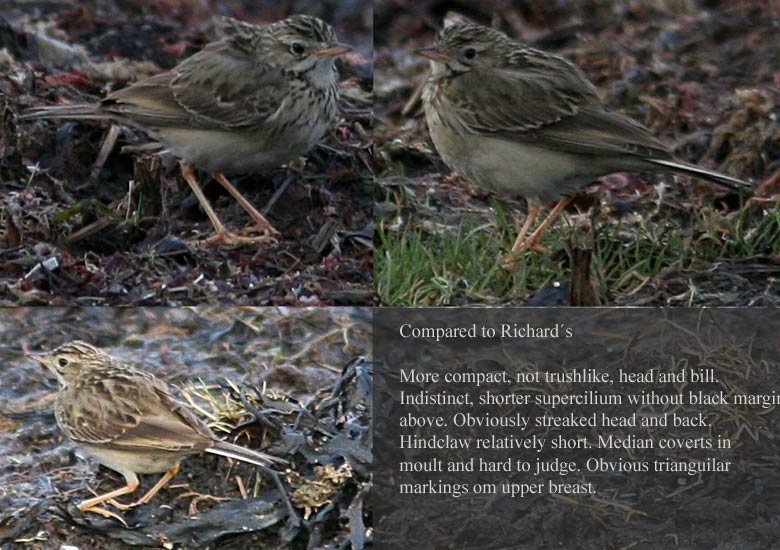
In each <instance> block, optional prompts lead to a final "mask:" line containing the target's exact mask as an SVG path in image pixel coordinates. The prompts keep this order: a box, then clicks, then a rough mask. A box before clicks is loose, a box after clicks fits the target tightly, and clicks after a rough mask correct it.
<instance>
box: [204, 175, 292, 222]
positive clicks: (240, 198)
mask: <svg viewBox="0 0 780 550" xmlns="http://www.w3.org/2000/svg"><path fill="white" fill-rule="evenodd" d="M211 177H212V178H214V179H215V180H217V181H218V182H219V184H220V185H222V187H224V188H225V189H227V191H228V193H230V194H231V195H232V196H233V198H234V199H236V202H237V203H238V204H240V205H241V206H242V207H243V209H244V210H246V212H247V214H249V215H250V216H251V217H252V219H253V220H255V223H256V224H257V229H258V231H262V232H263V233H270V234H271V235H279V232H278V231H277V230H276V229H274V227H273V226H272V225H271V224H270V223H269V222H268V220H266V219H265V216H263V215H262V214H261V213H260V212H258V211H257V210H256V209H255V207H254V206H252V204H251V203H250V202H249V201H248V200H246V198H245V197H244V195H242V194H241V193H239V191H238V189H236V188H235V187H234V186H233V184H232V183H230V182H229V181H228V179H227V178H226V177H225V176H223V175H222V174H220V173H219V172H214V173H212V174H211Z"/></svg>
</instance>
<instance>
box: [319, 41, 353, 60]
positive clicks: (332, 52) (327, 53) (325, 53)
mask: <svg viewBox="0 0 780 550" xmlns="http://www.w3.org/2000/svg"><path fill="white" fill-rule="evenodd" d="M353 49H354V48H353V47H352V46H349V45H347V44H342V43H341V42H336V43H335V44H331V45H330V46H328V47H327V48H323V49H321V50H317V51H316V52H314V55H316V56H317V57H336V56H337V55H343V54H345V53H347V52H351V51H352V50H353Z"/></svg>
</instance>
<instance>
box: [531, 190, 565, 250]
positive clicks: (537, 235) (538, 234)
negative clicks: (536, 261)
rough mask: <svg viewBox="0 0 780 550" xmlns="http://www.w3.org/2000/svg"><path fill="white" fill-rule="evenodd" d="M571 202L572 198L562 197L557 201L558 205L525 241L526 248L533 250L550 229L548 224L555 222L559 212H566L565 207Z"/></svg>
mask: <svg viewBox="0 0 780 550" xmlns="http://www.w3.org/2000/svg"><path fill="white" fill-rule="evenodd" d="M573 200H574V196H571V197H564V198H562V199H561V200H560V201H558V204H556V205H555V207H554V208H553V209H552V210H551V211H550V214H549V215H548V216H547V217H546V218H545V219H544V221H543V222H542V223H541V224H540V225H539V227H537V228H536V231H534V232H533V233H532V234H531V236H530V237H528V240H527V241H526V247H527V248H533V247H535V246H536V244H537V243H538V242H539V239H541V238H542V235H543V234H544V232H545V231H547V228H548V227H550V224H552V222H553V221H555V218H557V217H558V216H560V214H561V212H563V211H564V210H566V207H567V206H569V205H570V204H571V203H572V201H573Z"/></svg>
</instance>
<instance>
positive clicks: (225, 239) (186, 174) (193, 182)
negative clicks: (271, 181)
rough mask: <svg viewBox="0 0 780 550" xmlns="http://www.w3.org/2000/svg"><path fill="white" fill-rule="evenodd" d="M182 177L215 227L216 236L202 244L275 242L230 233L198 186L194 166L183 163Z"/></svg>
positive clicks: (269, 239)
mask: <svg viewBox="0 0 780 550" xmlns="http://www.w3.org/2000/svg"><path fill="white" fill-rule="evenodd" d="M181 175H182V177H183V178H184V181H186V182H187V183H188V184H189V186H190V188H192V192H193V193H195V196H196V197H197V199H198V202H199V203H200V205H201V207H203V210H204V211H205V212H206V215H207V216H208V217H209V220H210V221H211V225H212V226H214V235H212V236H211V237H209V238H208V239H205V240H203V241H200V242H201V243H202V244H213V243H224V244H228V245H239V244H249V243H258V242H262V243H269V242H273V241H274V240H273V238H272V237H270V236H268V235H261V236H257V237H244V236H242V235H236V234H234V233H232V232H231V231H228V229H227V228H226V227H225V226H224V225H223V224H222V222H221V221H220V220H219V218H218V217H217V214H216V213H215V212H214V209H213V208H212V207H211V203H210V202H209V200H208V199H207V198H206V195H205V194H204V193H203V189H201V188H200V184H198V181H197V179H195V170H194V169H193V168H192V165H190V164H188V163H186V162H182V163H181ZM236 193H238V191H236Z"/></svg>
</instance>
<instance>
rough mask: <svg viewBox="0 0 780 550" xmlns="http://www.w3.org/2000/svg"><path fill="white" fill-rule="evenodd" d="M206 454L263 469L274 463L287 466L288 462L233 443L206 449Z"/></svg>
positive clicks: (221, 442)
mask: <svg viewBox="0 0 780 550" xmlns="http://www.w3.org/2000/svg"><path fill="white" fill-rule="evenodd" d="M206 452H207V453H211V454H215V455H220V456H226V457H228V458H233V459H235V460H240V461H241V462H248V463H250V464H255V465H256V466H260V467H261V468H266V467H268V466H270V465H271V464H273V463H277V464H287V461H286V460H283V459H281V458H277V457H275V456H271V455H269V454H265V453H260V452H257V451H253V450H251V449H247V448H246V447H240V446H238V445H233V444H232V443H228V442H227V441H220V442H219V443H217V444H216V445H214V446H213V447H211V448H209V449H206Z"/></svg>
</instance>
